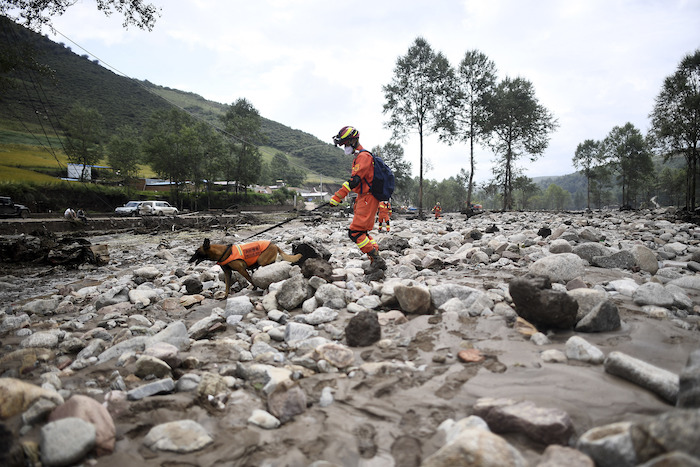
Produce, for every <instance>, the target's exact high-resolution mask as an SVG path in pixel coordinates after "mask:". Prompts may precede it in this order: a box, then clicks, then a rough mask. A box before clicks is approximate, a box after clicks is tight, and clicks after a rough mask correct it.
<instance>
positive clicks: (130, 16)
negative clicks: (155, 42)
mask: <svg viewBox="0 0 700 467" xmlns="http://www.w3.org/2000/svg"><path fill="white" fill-rule="evenodd" d="M75 3H76V2H75V0H0V14H1V15H3V16H7V17H9V18H12V20H13V21H18V22H19V21H21V22H23V23H24V24H25V25H26V26H27V27H29V28H32V29H35V30H37V31H38V30H39V29H40V28H41V26H42V25H49V26H51V18H52V17H55V16H61V15H63V14H64V13H65V12H66V10H67V9H68V8H69V7H71V6H73V5H75ZM95 3H96V6H97V9H98V10H100V11H102V12H104V14H105V15H107V16H110V15H111V14H112V13H113V12H115V11H116V12H118V13H120V14H122V15H123V16H124V23H123V24H122V25H123V26H124V27H125V28H127V27H128V26H130V25H132V26H136V27H138V28H141V29H147V30H149V31H150V30H152V29H153V26H154V24H155V21H156V17H157V16H159V15H160V9H159V8H156V7H155V6H154V5H153V4H151V3H145V2H143V1H142V0H96V1H95Z"/></svg>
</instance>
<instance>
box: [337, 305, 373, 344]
mask: <svg viewBox="0 0 700 467" xmlns="http://www.w3.org/2000/svg"><path fill="white" fill-rule="evenodd" d="M381 338H382V329H381V326H380V325H379V320H378V318H377V314H376V313H373V312H371V311H361V312H359V313H358V314H356V315H355V316H353V317H352V318H350V321H349V322H348V325H347V326H346V327H345V339H346V340H347V342H348V345H349V346H350V347H365V346H368V345H372V344H374V343H375V342H377V341H378V340H379V339H381Z"/></svg>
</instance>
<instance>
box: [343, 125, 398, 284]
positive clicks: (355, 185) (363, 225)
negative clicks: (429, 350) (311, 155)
mask: <svg viewBox="0 0 700 467" xmlns="http://www.w3.org/2000/svg"><path fill="white" fill-rule="evenodd" d="M333 143H335V145H336V146H343V147H344V151H345V154H346V155H348V156H350V155H354V156H355V159H354V160H353V161H352V172H351V174H350V179H349V180H347V181H346V182H345V183H343V186H342V187H340V189H339V190H338V191H336V192H335V194H334V195H333V196H332V197H331V201H330V204H331V206H337V205H339V204H340V203H341V202H342V201H343V199H344V198H345V197H346V196H347V195H348V194H349V193H350V191H354V192H355V193H357V199H355V205H354V207H353V212H354V215H353V218H352V222H351V223H350V227H349V228H348V236H349V237H350V239H351V240H352V241H353V242H355V244H357V247H358V248H359V249H360V251H362V252H363V253H366V254H367V256H368V257H369V259H370V262H371V264H372V266H373V267H375V268H377V269H382V270H384V269H386V262H385V261H384V259H383V258H382V257H381V256H379V247H378V246H377V242H376V240H374V239H373V238H372V236H371V235H370V234H369V231H370V230H372V229H373V228H374V219H375V216H376V215H377V209H378V208H379V200H378V199H377V198H375V197H374V195H372V193H370V186H371V185H372V179H373V178H374V159H373V158H372V155H371V154H370V153H369V152H367V151H365V150H364V148H363V147H362V145H360V132H359V131H357V130H356V129H355V128H354V127H351V126H344V127H343V128H341V129H340V131H339V132H338V134H337V135H336V136H334V137H333Z"/></svg>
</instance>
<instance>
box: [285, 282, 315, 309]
mask: <svg viewBox="0 0 700 467" xmlns="http://www.w3.org/2000/svg"><path fill="white" fill-rule="evenodd" d="M313 295H314V290H313V289H312V288H311V286H310V285H309V283H308V280H307V279H306V278H304V276H302V275H297V276H293V277H291V278H289V279H287V280H286V281H284V282H283V283H282V285H281V286H280V288H279V289H278V290H277V303H278V304H279V306H281V307H282V308H284V309H285V310H293V309H295V308H297V307H299V306H301V304H302V303H304V300H306V299H307V298H310V297H312V296H313Z"/></svg>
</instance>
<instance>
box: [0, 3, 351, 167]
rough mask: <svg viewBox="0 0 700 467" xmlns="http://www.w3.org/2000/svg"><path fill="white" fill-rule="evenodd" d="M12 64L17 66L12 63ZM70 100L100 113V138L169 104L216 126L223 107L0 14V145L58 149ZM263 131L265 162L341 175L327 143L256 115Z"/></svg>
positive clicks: (340, 161)
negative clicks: (281, 158) (276, 155)
mask: <svg viewBox="0 0 700 467" xmlns="http://www.w3.org/2000/svg"><path fill="white" fill-rule="evenodd" d="M29 50H31V52H28V51H29ZM28 57H31V58H32V59H31V60H28ZM17 62H20V64H21V65H22V66H15V65H16V64H17ZM74 103H80V104H81V105H83V106H84V107H89V108H94V109H96V110H97V111H98V112H99V113H100V114H102V116H103V117H104V121H105V125H106V129H107V137H109V136H110V135H111V133H112V132H113V131H114V130H115V129H116V128H118V127H119V126H121V125H124V124H128V125H131V126H133V127H134V128H140V127H142V126H143V124H144V123H145V122H146V120H147V119H148V118H149V117H150V115H151V114H152V113H153V112H154V111H157V110H162V109H167V108H170V107H171V106H173V105H174V106H177V107H179V108H182V109H185V110H186V111H188V112H189V113H190V114H192V115H193V116H195V117H197V118H199V119H201V120H203V121H206V122H208V123H210V124H211V125H213V126H215V127H217V128H221V123H220V120H219V119H220V117H221V116H222V115H223V114H224V113H225V112H226V110H227V108H228V105H226V104H221V103H218V102H212V101H208V100H206V99H204V98H203V97H201V96H199V95H197V94H194V93H189V92H183V91H179V90H177V89H171V88H166V87H162V86H158V85H156V84H153V83H150V82H149V81H139V80H133V79H130V78H125V77H122V76H119V75H117V74H115V73H113V72H112V71H110V70H108V69H106V68H104V67H103V66H101V65H100V64H99V62H97V61H96V60H91V59H89V57H88V56H87V55H79V54H76V53H74V52H73V51H72V50H71V48H70V47H67V46H66V45H64V44H58V43H55V42H52V41H50V40H49V39H47V38H46V37H44V36H42V35H40V34H37V33H35V32H33V31H30V30H28V29H26V28H24V27H22V26H20V25H17V24H15V23H13V22H11V21H9V20H8V19H7V18H6V17H3V16H0V146H3V145H5V144H26V145H41V146H49V147H55V148H57V149H58V150H59V151H60V143H59V142H58V136H57V135H62V130H61V123H60V122H61V118H62V116H63V115H65V114H66V113H67V112H68V110H69V109H70V108H71V107H72V106H73V104H74ZM263 132H264V133H265V135H266V136H267V138H268V140H267V141H266V142H265V143H264V144H265V146H266V148H265V150H264V151H262V152H263V155H264V157H265V159H268V158H271V157H272V155H271V152H274V151H281V152H282V153H284V154H285V155H287V156H288V157H289V160H290V163H292V164H294V165H295V166H297V167H298V168H301V169H303V170H305V171H306V172H307V173H308V178H309V179H310V180H314V179H315V180H317V179H318V178H319V174H320V175H323V176H325V177H329V178H343V177H345V176H346V175H347V171H348V164H347V160H344V158H343V157H342V151H340V150H339V149H338V148H335V147H334V146H332V145H331V144H328V143H327V142H324V141H321V140H319V139H318V138H316V137H315V136H312V135H310V134H308V133H305V132H303V131H300V130H294V129H292V128H290V127H287V126H285V125H283V124H280V123H277V122H274V121H272V120H268V119H266V118H264V117H263ZM51 140H52V142H51V144H50V143H49V141H51ZM57 143H58V144H57ZM261 149H262V148H261Z"/></svg>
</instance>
